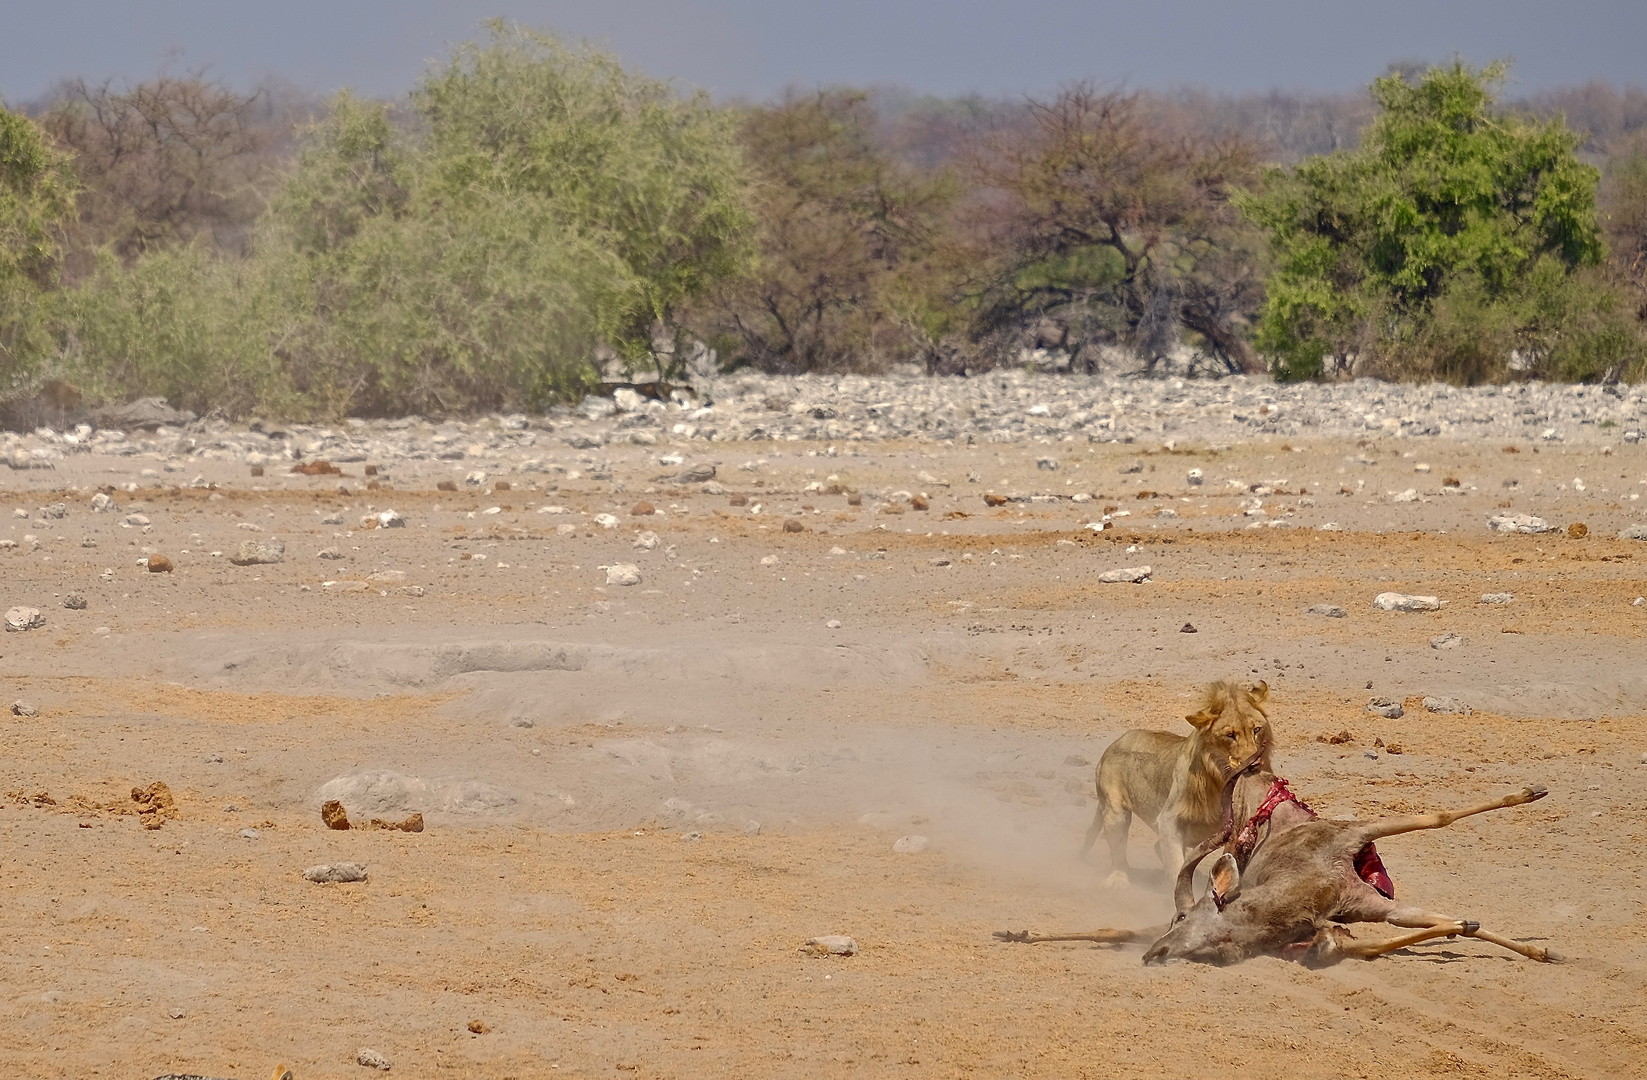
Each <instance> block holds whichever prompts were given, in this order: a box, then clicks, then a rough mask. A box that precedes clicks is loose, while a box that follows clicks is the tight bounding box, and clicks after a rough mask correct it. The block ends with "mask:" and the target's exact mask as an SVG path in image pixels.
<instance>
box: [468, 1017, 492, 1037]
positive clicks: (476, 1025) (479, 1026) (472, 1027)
mask: <svg viewBox="0 0 1647 1080" xmlns="http://www.w3.org/2000/svg"><path fill="white" fill-rule="evenodd" d="M491 1030H492V1029H491V1028H489V1027H487V1026H486V1022H485V1021H484V1020H471V1021H469V1031H470V1032H471V1033H472V1034H475V1035H485V1034H486V1033H487V1032H489V1031H491Z"/></svg>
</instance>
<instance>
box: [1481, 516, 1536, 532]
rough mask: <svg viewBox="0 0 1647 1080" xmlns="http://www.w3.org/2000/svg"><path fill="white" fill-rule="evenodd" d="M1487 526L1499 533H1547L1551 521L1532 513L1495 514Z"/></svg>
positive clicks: (1489, 519)
mask: <svg viewBox="0 0 1647 1080" xmlns="http://www.w3.org/2000/svg"><path fill="white" fill-rule="evenodd" d="M1487 528H1489V529H1491V530H1493V531H1494V532H1499V533H1547V532H1549V531H1550V523H1549V522H1548V521H1545V520H1544V519H1543V518H1541V517H1534V516H1533V515H1531V514H1494V515H1493V516H1492V517H1490V518H1488V519H1487Z"/></svg>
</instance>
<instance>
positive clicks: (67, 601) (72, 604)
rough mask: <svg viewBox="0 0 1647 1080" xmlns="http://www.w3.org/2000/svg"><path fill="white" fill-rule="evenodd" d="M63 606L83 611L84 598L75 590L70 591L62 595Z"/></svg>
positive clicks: (71, 609)
mask: <svg viewBox="0 0 1647 1080" xmlns="http://www.w3.org/2000/svg"><path fill="white" fill-rule="evenodd" d="M63 606H64V607H66V608H68V609H69V610H70V611H85V610H86V598H85V597H84V596H81V595H80V594H79V593H77V592H71V593H69V595H67V596H65V597H63Z"/></svg>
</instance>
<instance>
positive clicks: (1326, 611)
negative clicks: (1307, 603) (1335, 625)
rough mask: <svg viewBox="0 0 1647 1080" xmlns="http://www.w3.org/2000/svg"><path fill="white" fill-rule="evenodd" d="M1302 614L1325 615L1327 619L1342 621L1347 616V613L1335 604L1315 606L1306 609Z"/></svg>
mask: <svg viewBox="0 0 1647 1080" xmlns="http://www.w3.org/2000/svg"><path fill="white" fill-rule="evenodd" d="M1304 614H1306V615H1325V616H1326V617H1327V618H1329V619H1343V618H1347V617H1348V616H1349V612H1347V611H1345V610H1344V609H1343V608H1341V607H1339V606H1338V605H1337V604H1315V605H1312V606H1311V607H1309V608H1306V609H1305V611H1304Z"/></svg>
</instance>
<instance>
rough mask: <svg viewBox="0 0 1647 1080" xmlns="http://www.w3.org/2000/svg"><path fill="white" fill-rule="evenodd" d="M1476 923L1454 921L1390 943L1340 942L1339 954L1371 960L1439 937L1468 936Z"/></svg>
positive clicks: (1399, 937)
mask: <svg viewBox="0 0 1647 1080" xmlns="http://www.w3.org/2000/svg"><path fill="white" fill-rule="evenodd" d="M1474 925H1475V924H1474V923H1467V922H1459V921H1456V920H1455V921H1452V922H1449V923H1446V924H1445V925H1442V926H1429V927H1425V928H1424V929H1422V930H1414V931H1413V932H1412V933H1410V934H1402V935H1400V936H1398V937H1393V938H1390V939H1389V940H1388V941H1340V942H1339V943H1338V949H1339V952H1341V953H1342V954H1343V955H1344V956H1353V957H1355V958H1357V959H1360V960H1371V959H1372V958H1373V957H1375V956H1383V955H1384V954H1385V953H1392V952H1395V951H1396V950H1397V949H1405V948H1406V947H1407V946H1409V945H1417V944H1418V943H1419V942H1421V941H1429V940H1431V939H1432V938H1438V937H1457V936H1458V935H1460V934H1468V933H1470V932H1471V928H1472V927H1473V926H1474Z"/></svg>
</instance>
